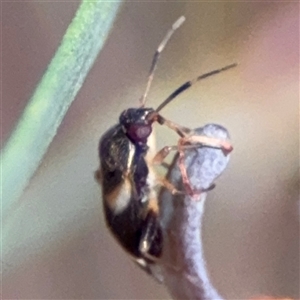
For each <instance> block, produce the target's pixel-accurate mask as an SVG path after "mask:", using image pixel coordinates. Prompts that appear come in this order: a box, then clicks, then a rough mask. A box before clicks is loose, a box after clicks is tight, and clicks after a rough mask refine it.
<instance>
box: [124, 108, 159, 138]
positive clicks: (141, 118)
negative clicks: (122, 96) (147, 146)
mask: <svg viewBox="0 0 300 300" xmlns="http://www.w3.org/2000/svg"><path fill="white" fill-rule="evenodd" d="M154 113H155V111H154V110H153V109H152V108H129V109H126V110H124V111H123V112H122V113H121V115H120V119H119V121H120V124H121V125H122V126H123V129H124V131H125V133H126V135H127V136H128V138H129V139H130V140H131V141H132V142H133V143H135V144H144V143H147V138H148V137H149V135H150V134H151V132H152V123H153V122H154V121H155V119H154V117H152V115H153V114H154Z"/></svg>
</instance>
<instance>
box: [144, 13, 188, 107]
mask: <svg viewBox="0 0 300 300" xmlns="http://www.w3.org/2000/svg"><path fill="white" fill-rule="evenodd" d="M184 21H185V17H184V16H181V17H180V18H179V19H178V20H177V21H176V22H175V23H174V24H173V25H172V28H171V29H170V30H169V31H168V32H167V34H166V36H165V37H164V39H163V40H162V42H161V43H160V44H159V46H158V48H157V50H156V51H155V53H154V56H153V59H152V64H151V68H150V71H149V77H148V82H147V86H146V90H145V93H144V95H143V96H142V98H141V99H140V103H141V107H144V106H145V103H146V98H147V96H148V93H149V90H150V86H151V83H152V81H153V77H154V72H155V69H156V67H157V62H158V59H159V57H160V54H161V52H162V51H163V50H164V48H165V46H166V45H167V43H168V41H169V39H170V38H171V36H172V35H173V33H174V32H175V30H176V29H177V28H179V27H180V26H181V25H182V23H183V22H184Z"/></svg>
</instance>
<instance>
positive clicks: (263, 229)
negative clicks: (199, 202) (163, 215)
mask: <svg viewBox="0 0 300 300" xmlns="http://www.w3.org/2000/svg"><path fill="white" fill-rule="evenodd" d="M78 4H79V3H76V2H72V1H65V2H3V3H2V137H1V139H2V142H5V141H6V140H7V138H8V137H9V135H10V133H11V131H12V130H13V128H14V125H15V124H16V122H17V120H18V118H19V117H20V115H21V113H22V110H23V108H24V107H25V105H26V102H27V100H28V99H29V98H30V96H31V94H32V92H33V90H34V88H35V86H36V84H37V83H38V81H39V79H40V78H41V76H42V75H43V72H44V71H45V69H46V66H47V64H48V63H49V61H50V59H51V58H52V56H53V54H54V53H55V50H56V48H57V47H58V45H59V43H60V40H61V38H62V36H63V34H64V32H65V30H66V28H67V26H68V24H69V23H70V21H71V19H72V17H73V15H74V13H75V11H76V9H77V7H78ZM180 15H185V16H186V18H187V20H186V22H185V24H184V25H183V26H182V27H181V28H180V29H179V30H178V32H176V34H175V35H174V37H173V38H172V39H171V41H170V43H169V44H168V46H167V47H166V49H165V51H164V53H163V54H162V57H161V60H160V63H159V66H158V69H157V72H156V76H155V79H154V83H153V88H152V89H151V92H150V95H149V99H148V104H149V106H151V107H156V106H158V105H159V104H160V102H161V101H162V100H163V99H165V98H166V97H167V96H168V95H169V94H170V93H171V92H172V91H173V90H174V89H175V88H177V87H178V86H179V85H180V84H182V83H183V82H185V81H186V80H188V79H191V78H194V77H195V76H197V75H199V74H201V73H204V72H206V71H210V70H212V69H215V68H219V67H222V66H224V65H226V64H230V63H232V62H238V63H239V66H238V68H236V69H233V70H231V71H228V72H226V73H223V74H222V75H218V76H215V77H213V78H210V79H208V80H206V81H203V82H201V83H198V84H197V85H196V86H194V87H193V88H191V89H190V90H189V91H187V92H185V93H184V94H182V95H181V96H180V98H178V99H177V100H176V102H174V103H172V104H170V105H169V106H168V107H167V108H165V109H164V111H163V114H164V116H165V117H167V118H169V119H171V120H173V121H175V122H178V123H181V124H183V125H185V126H188V127H198V126H201V125H203V124H206V123H212V122H214V123H219V124H222V125H224V126H225V127H226V128H227V129H228V130H229V132H230V133H231V136H232V141H233V145H234V147H235V149H234V152H233V153H232V158H231V163H230V165H229V168H228V169H227V170H226V172H225V173H224V175H223V176H222V178H220V180H218V182H217V187H216V188H215V190H213V191H212V192H211V193H210V195H209V198H208V202H207V212H206V217H205V226H204V241H205V254H206V257H207V260H208V269H209V271H210V274H211V278H212V281H213V283H214V285H215V286H216V288H217V289H218V290H219V292H220V293H221V295H223V296H224V297H226V298H227V299H246V298H249V297H252V296H256V295H261V294H265V295H273V296H289V297H293V298H299V297H300V295H299V173H298V172H299V3H295V2H294V3H292V2H280V3H279V2H277V3H276V2H273V3H272V2H260V3H259V2H231V3H230V2H225V1H224V2H210V3H204V2H177V3H176V2H152V3H150V2H125V4H124V5H123V7H122V8H121V10H120V13H119V15H118V17H117V20H116V22H115V24H114V27H113V30H112V32H111V35H110V36H109V38H108V40H107V43H106V45H105V47H104V50H103V51H102V52H101V54H100V56H99V57H98V59H97V61H96V64H95V66H94V68H93V69H92V71H91V72H90V74H89V76H88V78H87V80H86V82H85V84H84V86H83V88H82V90H81V91H80V92H79V95H78V97H77V99H76V101H75V102H74V103H73V105H72V106H71V108H70V110H69V112H68V114H67V116H66V118H65V119H64V122H63V124H62V126H61V127H60V129H59V131H58V133H57V136H56V137H55V139H54V141H53V142H52V144H51V146H50V148H49V151H48V153H47V155H46V157H45V159H44V160H43V162H42V164H41V166H40V168H39V169H38V171H37V172H36V174H35V176H34V178H33V179H32V181H31V183H30V185H29V187H28V188H27V189H26V191H25V193H24V195H23V196H22V197H21V199H20V200H19V201H18V203H17V205H16V206H15V207H13V209H12V210H11V211H10V213H9V216H8V217H7V218H5V219H4V220H2V223H3V224H2V225H3V228H2V229H3V238H2V243H3V253H2V258H3V270H2V271H3V277H2V293H3V295H2V297H3V299H166V298H168V294H167V292H166V290H165V288H164V287H163V286H159V285H157V284H156V283H155V282H154V281H152V280H151V278H148V276H147V275H146V274H144V273H143V272H142V271H141V270H140V269H138V268H136V266H135V265H134V264H133V263H132V262H131V261H130V259H129V258H128V257H127V256H126V255H125V254H124V252H123V251H122V250H121V249H120V247H119V246H118V245H117V244H116V242H115V241H114V240H113V239H112V238H111V236H110V235H109V233H108V231H107V229H106V227H105V223H104V220H103V216H102V205H101V193H100V188H99V187H98V186H97V184H96V183H95V181H94V179H93V172H94V170H96V169H97V167H98V158H97V144H98V139H99V137H100V136H101V135H102V134H103V132H104V131H105V130H106V129H107V128H108V127H110V126H111V125H113V124H114V123H115V122H116V121H117V119H118V116H119V113H120V112H121V111H122V110H123V109H125V108H127V107H130V106H131V107H135V106H137V105H138V104H139V103H138V99H139V97H140V96H141V94H142V93H143V91H144V88H145V84H146V77H147V74H148V70H149V67H150V63H151V59H152V55H153V53H154V51H155V49H156V47H157V46H158V44H159V42H160V41H161V39H162V38H163V36H164V34H165V33H166V31H167V30H168V29H169V27H170V26H171V24H172V23H173V22H174V21H175V20H176V19H177V18H178V17H179V16H180ZM37 126H40V124H37ZM156 128H157V144H158V148H160V147H162V146H164V145H170V144H171V145H172V144H174V143H176V140H177V137H176V135H174V134H173V133H171V132H170V131H169V130H168V129H166V128H163V127H156ZM20 168H22V166H20Z"/></svg>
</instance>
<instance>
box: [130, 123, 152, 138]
mask: <svg viewBox="0 0 300 300" xmlns="http://www.w3.org/2000/svg"><path fill="white" fill-rule="evenodd" d="M151 131H152V128H151V125H141V124H135V125H131V126H130V127H129V128H128V130H127V135H128V136H129V137H130V138H131V140H133V141H134V142H144V141H145V140H146V139H147V138H148V136H149V135H150V134H151Z"/></svg>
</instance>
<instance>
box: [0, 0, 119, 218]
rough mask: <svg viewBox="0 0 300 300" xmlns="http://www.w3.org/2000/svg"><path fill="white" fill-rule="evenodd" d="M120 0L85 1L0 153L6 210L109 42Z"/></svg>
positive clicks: (21, 190) (33, 169) (35, 165)
mask: <svg viewBox="0 0 300 300" xmlns="http://www.w3.org/2000/svg"><path fill="white" fill-rule="evenodd" d="M119 6H120V0H116V1H89V0H83V1H82V3H81V5H80V7H79V9H78V11H77V13H76V15H75V17H74V18H73V20H72V22H71V24H70V25H69V27H68V29H67V31H66V33H65V35H64V37H63V40H62V42H61V45H60V46H59V48H58V50H57V52H56V54H55V56H54V57H53V59H52V61H51V63H50V64H49V66H48V68H47V71H46V72H45V74H44V76H43V77H42V79H41V81H40V83H39V84H38V86H37V88H36V90H35V92H34V94H33V96H32V98H31V99H30V100H29V102H28V104H27V106H26V108H25V110H24V113H23V115H22V117H21V119H20V120H19V123H18V124H17V126H16V128H15V130H14V132H13V134H12V136H11V137H10V139H9V141H8V142H7V144H6V145H5V147H4V149H3V151H2V152H1V160H2V166H1V177H2V178H1V179H3V181H2V189H1V190H2V195H1V196H2V197H1V198H2V201H3V203H2V212H3V213H4V212H7V210H8V209H9V207H11V205H12V204H13V203H14V202H15V201H16V200H17V199H18V198H19V197H20V195H21V194H22V192H23V190H24V188H25V187H26V186H27V184H28V183H29V180H30V178H31V177H32V175H33V174H34V172H35V170H36V169H37V167H38V166H39V164H40V162H41V160H42V158H43V156H44V154H45V153H46V151H47V149H48V146H49V144H50V143H51V141H52V139H53V137H54V136H55V134H56V131H57V128H58V126H59V125H60V123H61V121H62V119H63V117H64V115H65V114H66V112H67V110H68V108H69V106H70V105H71V103H72V101H73V100H74V99H75V97H76V94H77V92H78V91H79V89H80V88H81V86H82V84H83V82H84V80H85V78H86V76H87V74H88V71H89V70H90V68H91V67H92V65H93V63H94V61H95V59H96V57H97V55H98V53H99V51H100V50H101V48H102V47H103V45H104V42H105V40H106V38H107V36H108V33H109V30H110V28H111V27H112V24H113V21H114V19H115V17H116V14H117V11H118V8H119Z"/></svg>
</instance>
